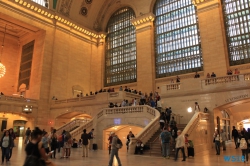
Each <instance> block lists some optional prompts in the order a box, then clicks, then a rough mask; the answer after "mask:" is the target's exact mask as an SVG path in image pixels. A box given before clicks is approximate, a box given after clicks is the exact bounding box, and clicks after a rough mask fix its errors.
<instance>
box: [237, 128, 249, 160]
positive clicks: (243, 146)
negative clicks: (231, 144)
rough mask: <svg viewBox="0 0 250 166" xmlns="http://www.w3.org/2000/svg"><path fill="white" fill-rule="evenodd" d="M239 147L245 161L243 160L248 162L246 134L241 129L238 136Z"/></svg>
mask: <svg viewBox="0 0 250 166" xmlns="http://www.w3.org/2000/svg"><path fill="white" fill-rule="evenodd" d="M239 139H240V149H241V152H242V156H244V158H245V161H244V162H248V148H249V146H248V143H247V142H248V136H247V134H246V133H245V132H244V131H241V133H240V136H239Z"/></svg>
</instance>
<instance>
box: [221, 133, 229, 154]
mask: <svg viewBox="0 0 250 166" xmlns="http://www.w3.org/2000/svg"><path fill="white" fill-rule="evenodd" d="M220 135H221V139H222V147H223V151H225V150H226V141H227V134H226V132H224V131H223V129H221V134H220Z"/></svg>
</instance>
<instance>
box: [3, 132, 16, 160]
mask: <svg viewBox="0 0 250 166" xmlns="http://www.w3.org/2000/svg"><path fill="white" fill-rule="evenodd" d="M12 148H13V139H12V138H11V136H10V133H9V130H6V131H5V132H4V134H3V137H2V139H1V149H2V164H3V163H4V158H6V162H8V161H9V157H10V156H9V153H10V149H12Z"/></svg>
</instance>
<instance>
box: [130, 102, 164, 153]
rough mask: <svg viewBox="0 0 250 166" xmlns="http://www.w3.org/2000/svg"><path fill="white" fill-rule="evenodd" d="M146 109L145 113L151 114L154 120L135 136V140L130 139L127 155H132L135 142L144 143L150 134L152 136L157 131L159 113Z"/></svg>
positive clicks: (152, 109)
mask: <svg viewBox="0 0 250 166" xmlns="http://www.w3.org/2000/svg"><path fill="white" fill-rule="evenodd" d="M146 108H147V109H146V110H147V113H149V114H152V115H153V116H154V118H153V120H152V121H151V122H150V123H149V124H148V125H147V126H146V127H145V128H144V129H143V130H142V131H141V132H140V133H138V135H136V137H135V138H131V139H130V143H129V154H134V149H135V146H136V141H137V140H141V141H142V142H144V143H146V142H147V141H148V140H149V139H150V137H151V136H152V134H154V133H155V132H156V131H157V130H158V129H159V119H160V113H159V111H158V110H156V109H154V108H152V107H148V106H147V107H146Z"/></svg>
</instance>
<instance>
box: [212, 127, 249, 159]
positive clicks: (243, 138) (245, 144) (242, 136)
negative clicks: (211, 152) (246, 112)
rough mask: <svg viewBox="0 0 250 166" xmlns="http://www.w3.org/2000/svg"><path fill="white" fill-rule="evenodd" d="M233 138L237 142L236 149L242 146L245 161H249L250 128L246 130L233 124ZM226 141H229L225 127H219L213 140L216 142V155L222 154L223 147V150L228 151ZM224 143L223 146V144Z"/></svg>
mask: <svg viewBox="0 0 250 166" xmlns="http://www.w3.org/2000/svg"><path fill="white" fill-rule="evenodd" d="M232 138H233V140H234V143H235V149H238V148H240V149H241V151H242V156H244V159H245V160H244V162H248V153H249V148H250V128H248V130H246V129H245V128H243V129H242V130H237V129H236V128H235V126H233V130H232ZM226 141H228V136H227V134H226V132H225V131H223V129H221V130H219V129H217V130H216V131H215V133H214V135H213V142H214V144H215V150H216V155H220V149H221V147H222V149H223V151H226V143H225V142H226ZM221 144H222V146H221Z"/></svg>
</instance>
